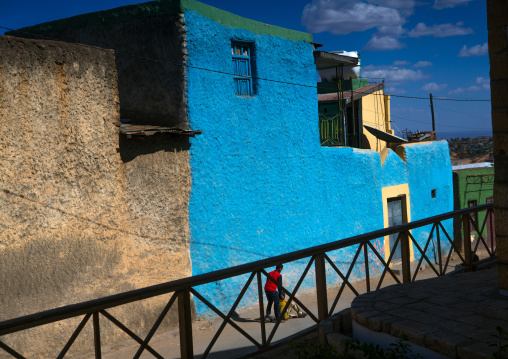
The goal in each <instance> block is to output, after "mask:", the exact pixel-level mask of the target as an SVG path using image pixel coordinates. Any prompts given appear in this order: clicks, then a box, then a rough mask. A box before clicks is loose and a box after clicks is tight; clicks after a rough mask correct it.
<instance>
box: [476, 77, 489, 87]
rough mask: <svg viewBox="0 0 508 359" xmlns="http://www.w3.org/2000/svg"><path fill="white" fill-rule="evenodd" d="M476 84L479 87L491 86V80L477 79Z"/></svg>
mask: <svg viewBox="0 0 508 359" xmlns="http://www.w3.org/2000/svg"><path fill="white" fill-rule="evenodd" d="M476 83H477V84H479V85H489V86H490V79H486V78H485V77H481V76H479V77H477V78H476Z"/></svg>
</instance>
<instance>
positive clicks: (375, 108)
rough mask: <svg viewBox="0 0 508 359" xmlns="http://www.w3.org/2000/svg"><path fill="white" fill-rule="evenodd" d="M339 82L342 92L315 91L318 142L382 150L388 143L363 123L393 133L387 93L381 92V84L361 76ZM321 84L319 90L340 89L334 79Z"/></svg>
mask: <svg viewBox="0 0 508 359" xmlns="http://www.w3.org/2000/svg"><path fill="white" fill-rule="evenodd" d="M342 82H343V83H342V92H340V91H338V90H335V92H331V93H321V94H318V106H319V107H318V108H319V134H320V140H321V145H322V146H346V147H354V148H363V149H371V150H374V151H377V152H379V153H381V152H383V150H384V149H385V148H386V147H387V143H386V142H385V141H382V140H380V139H378V138H376V137H374V136H373V135H372V134H371V133H370V132H369V131H367V130H365V128H364V127H363V125H368V126H371V127H374V128H377V129H379V130H382V131H384V132H387V133H389V134H393V133H394V131H393V130H392V129H391V126H390V95H385V94H384V93H383V89H384V84H383V83H381V84H370V85H369V84H368V83H367V81H365V80H363V79H355V80H343V81H342ZM323 85H324V86H318V91H319V92H322V91H327V89H328V91H331V89H332V88H335V89H338V88H339V86H338V85H337V83H336V82H333V83H324V84H323ZM351 88H353V90H351ZM339 97H340V98H341V101H338V99H339ZM341 113H343V116H341V115H340V114H341Z"/></svg>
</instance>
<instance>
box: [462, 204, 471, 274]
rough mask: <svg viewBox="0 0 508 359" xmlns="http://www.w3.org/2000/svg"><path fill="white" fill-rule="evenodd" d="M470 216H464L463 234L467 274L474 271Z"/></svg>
mask: <svg viewBox="0 0 508 359" xmlns="http://www.w3.org/2000/svg"><path fill="white" fill-rule="evenodd" d="M469 216H470V214H469V213H467V214H465V215H463V216H462V232H463V235H464V260H465V263H464V265H465V266H466V271H467V272H471V271H472V270H473V255H472V253H471V226H470V224H469V221H470V217H469Z"/></svg>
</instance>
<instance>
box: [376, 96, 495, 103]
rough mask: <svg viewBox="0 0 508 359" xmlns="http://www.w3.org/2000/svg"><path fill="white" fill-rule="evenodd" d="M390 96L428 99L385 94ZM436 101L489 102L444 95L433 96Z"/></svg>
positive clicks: (420, 98) (418, 98) (416, 97)
mask: <svg viewBox="0 0 508 359" xmlns="http://www.w3.org/2000/svg"><path fill="white" fill-rule="evenodd" d="M386 95H389V96H392V97H399V98H411V99H417V100H426V101H428V100H429V98H428V97H419V96H402V95H390V94H386ZM433 99H434V100H436V101H459V102H490V100H485V99H458V98H446V97H433Z"/></svg>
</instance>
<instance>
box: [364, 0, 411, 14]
mask: <svg viewBox="0 0 508 359" xmlns="http://www.w3.org/2000/svg"><path fill="white" fill-rule="evenodd" d="M369 2H370V3H372V4H377V5H382V6H385V7H388V8H391V9H399V11H401V12H402V14H403V15H404V16H409V15H412V14H413V12H414V7H415V5H416V1H414V0H369Z"/></svg>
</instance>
